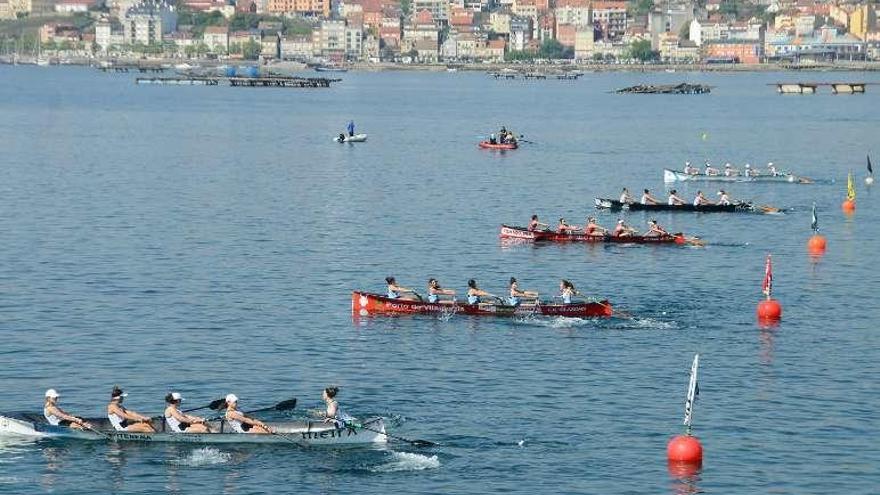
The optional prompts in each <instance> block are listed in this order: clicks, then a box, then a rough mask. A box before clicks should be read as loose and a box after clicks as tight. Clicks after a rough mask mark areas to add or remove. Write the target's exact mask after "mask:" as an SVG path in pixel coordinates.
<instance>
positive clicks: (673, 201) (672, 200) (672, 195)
mask: <svg viewBox="0 0 880 495" xmlns="http://www.w3.org/2000/svg"><path fill="white" fill-rule="evenodd" d="M666 204H668V205H669V206H680V205H683V204H684V200H683V199H682V198H680V197H679V196H678V193H677V192H676V190H675V189H673V190H671V191H669V199H668V200H667V201H666Z"/></svg>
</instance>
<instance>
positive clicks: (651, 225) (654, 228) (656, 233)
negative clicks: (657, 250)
mask: <svg viewBox="0 0 880 495" xmlns="http://www.w3.org/2000/svg"><path fill="white" fill-rule="evenodd" d="M668 236H669V232H666V230H665V229H664V228H663V227H661V226H660V224H658V223H657V220H654V219H653V218H652V219H651V220H648V231H647V232H645V237H668Z"/></svg>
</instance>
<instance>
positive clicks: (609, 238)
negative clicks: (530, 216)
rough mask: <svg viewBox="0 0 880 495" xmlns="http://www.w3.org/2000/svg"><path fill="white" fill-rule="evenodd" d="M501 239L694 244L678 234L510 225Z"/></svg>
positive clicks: (502, 232) (503, 232) (504, 229)
mask: <svg viewBox="0 0 880 495" xmlns="http://www.w3.org/2000/svg"><path fill="white" fill-rule="evenodd" d="M500 237H501V238H502V239H519V240H523V241H550V242H609V243H616V244H688V243H690V242H694V241H691V240H689V239H688V238H687V237H685V235H684V234H682V233H681V232H678V233H676V234H672V235H668V236H662V237H661V236H644V235H627V236H616V235H611V234H599V235H589V234H584V233H577V232H566V233H560V232H554V231H552V230H529V229H527V228H525V227H515V226H510V225H502V226H501V234H500Z"/></svg>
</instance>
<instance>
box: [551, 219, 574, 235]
mask: <svg viewBox="0 0 880 495" xmlns="http://www.w3.org/2000/svg"><path fill="white" fill-rule="evenodd" d="M575 230H578V226H577V225H569V224H568V223H566V221H565V219H564V218H560V219H559V223H558V224H557V225H556V233H557V234H570V233H571V232H572V231H575Z"/></svg>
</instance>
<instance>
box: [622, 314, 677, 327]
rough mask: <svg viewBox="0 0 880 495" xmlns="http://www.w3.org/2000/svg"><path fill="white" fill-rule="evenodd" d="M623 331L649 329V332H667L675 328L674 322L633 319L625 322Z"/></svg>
mask: <svg viewBox="0 0 880 495" xmlns="http://www.w3.org/2000/svg"><path fill="white" fill-rule="evenodd" d="M623 328H625V329H651V330H669V329H673V328H676V325H675V322H672V321H663V320H656V319H654V318H640V317H634V318H630V319H628V320H626V321H625V323H624V324H623Z"/></svg>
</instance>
